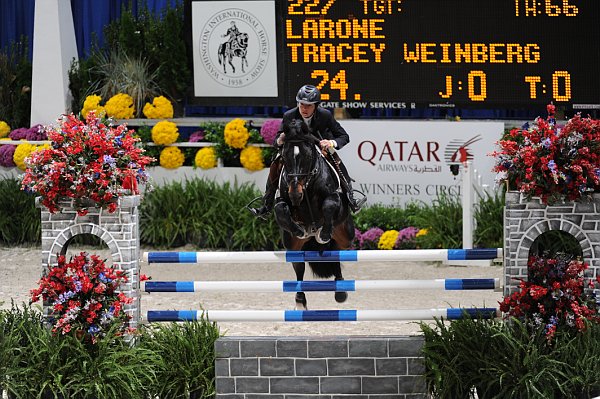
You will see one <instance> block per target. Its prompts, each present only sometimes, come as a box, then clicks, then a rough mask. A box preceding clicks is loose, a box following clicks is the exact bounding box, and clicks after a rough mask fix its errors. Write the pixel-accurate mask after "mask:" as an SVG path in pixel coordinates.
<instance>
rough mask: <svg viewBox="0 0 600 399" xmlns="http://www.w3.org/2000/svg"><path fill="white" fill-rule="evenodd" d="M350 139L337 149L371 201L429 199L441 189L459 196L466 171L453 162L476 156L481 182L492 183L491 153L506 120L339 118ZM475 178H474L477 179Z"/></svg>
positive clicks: (398, 202) (396, 202)
mask: <svg viewBox="0 0 600 399" xmlns="http://www.w3.org/2000/svg"><path fill="white" fill-rule="evenodd" d="M340 123H341V125H342V126H343V127H344V128H345V129H346V131H347V132H348V134H349V135H350V143H349V144H348V145H346V146H345V147H344V148H343V149H342V150H340V152H339V154H340V157H341V158H342V160H343V161H344V162H345V163H346V166H347V168H348V171H349V173H350V176H352V178H353V179H354V180H356V181H355V182H354V183H353V186H354V188H355V189H357V190H360V191H362V192H363V193H365V194H366V195H367V198H368V201H367V204H368V205H374V204H384V205H395V206H397V205H404V204H406V203H408V202H410V201H424V202H426V203H431V202H432V201H433V200H435V199H436V198H437V196H438V195H439V194H441V193H447V194H449V195H451V196H460V195H461V191H462V176H461V174H459V175H458V176H454V175H453V174H452V173H451V171H450V165H451V164H453V163H460V162H463V161H466V160H468V161H472V164H473V168H474V169H475V170H476V171H477V174H479V175H481V184H487V185H489V186H490V187H493V186H494V184H495V183H494V179H495V176H496V174H495V173H494V172H492V168H493V166H494V158H493V157H490V156H488V155H487V154H489V153H490V152H492V151H493V150H494V149H495V142H496V141H498V140H499V139H500V137H501V136H502V133H503V131H504V124H503V123H502V122H468V121H465V122H450V121H439V122H436V121H422V122H421V121H373V120H369V121H367V120H341V121H340ZM475 180H476V179H475Z"/></svg>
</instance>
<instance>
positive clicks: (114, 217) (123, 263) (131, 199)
mask: <svg viewBox="0 0 600 399" xmlns="http://www.w3.org/2000/svg"><path fill="white" fill-rule="evenodd" d="M139 204H140V197H139V196H137V195H136V196H127V197H120V198H119V206H118V208H117V210H116V211H115V212H113V213H109V212H108V211H107V210H103V209H100V208H95V207H93V206H91V207H90V208H89V212H88V214H87V215H85V216H79V215H77V212H76V211H75V209H74V207H73V202H72V200H66V201H63V202H61V203H60V207H61V209H62V210H61V211H60V212H57V213H54V214H53V213H50V212H49V211H48V209H47V208H46V207H44V206H42V205H41V204H40V202H39V198H38V207H40V208H41V211H42V268H43V272H44V273H46V271H47V270H48V268H49V267H50V266H56V265H57V264H58V256H59V255H65V254H66V253H67V249H68V246H69V243H70V241H71V239H72V238H73V237H75V236H76V235H78V234H92V235H95V236H97V237H99V238H100V239H102V241H104V242H105V243H106V245H107V246H108V248H109V249H110V252H111V260H112V262H113V265H115V267H117V268H118V269H121V270H124V271H126V272H127V276H128V278H129V282H128V283H127V286H126V287H122V292H124V293H125V294H126V295H127V296H129V297H131V298H133V303H132V304H130V305H125V311H126V312H127V313H129V314H130V315H131V316H132V319H131V323H130V326H131V327H136V326H137V323H138V321H139V320H140V294H139V287H140V283H139V259H140V252H139V251H140V250H139V248H140V245H139V244H140V242H139V220H138V218H139V216H138V206H139Z"/></svg>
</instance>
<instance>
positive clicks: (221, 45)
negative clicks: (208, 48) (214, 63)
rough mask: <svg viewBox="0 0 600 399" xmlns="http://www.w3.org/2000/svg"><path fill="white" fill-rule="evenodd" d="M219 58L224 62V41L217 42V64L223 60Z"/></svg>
mask: <svg viewBox="0 0 600 399" xmlns="http://www.w3.org/2000/svg"><path fill="white" fill-rule="evenodd" d="M221 59H222V60H223V62H225V43H221V44H219V57H218V60H219V65H221V64H222V63H223V62H221Z"/></svg>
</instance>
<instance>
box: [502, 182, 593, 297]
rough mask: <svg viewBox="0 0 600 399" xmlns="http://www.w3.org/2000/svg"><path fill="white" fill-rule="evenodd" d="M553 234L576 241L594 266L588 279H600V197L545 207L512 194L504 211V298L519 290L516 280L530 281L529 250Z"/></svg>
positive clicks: (507, 195)
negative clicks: (546, 234) (528, 279)
mask: <svg viewBox="0 0 600 399" xmlns="http://www.w3.org/2000/svg"><path fill="white" fill-rule="evenodd" d="M550 230H562V231H564V232H566V233H568V234H570V235H572V236H573V237H575V239H576V240H577V241H578V242H579V245H581V249H582V252H583V258H584V261H586V262H587V263H588V264H589V266H590V267H589V269H588V270H586V276H588V277H596V276H600V193H594V194H592V197H591V201H590V200H586V199H583V200H582V201H576V202H565V203H558V204H554V205H545V204H544V203H542V201H541V199H540V198H532V199H531V200H529V201H527V200H525V199H524V198H523V196H522V195H521V193H519V192H515V191H509V192H507V193H506V207H505V208H504V295H508V294H510V293H512V292H515V291H517V290H518V286H519V281H516V280H514V279H515V278H521V279H524V280H527V275H528V274H527V260H528V257H529V249H530V248H531V245H532V244H533V242H534V241H535V239H536V238H537V237H538V236H539V235H541V234H543V233H545V232H547V231H550ZM597 294H598V293H597Z"/></svg>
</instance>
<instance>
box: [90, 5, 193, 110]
mask: <svg viewBox="0 0 600 399" xmlns="http://www.w3.org/2000/svg"><path fill="white" fill-rule="evenodd" d="M139 8H140V11H139V13H138V15H137V17H136V16H134V15H133V12H132V11H131V7H129V8H125V7H124V8H123V10H122V12H121V16H120V17H119V18H118V19H116V20H114V21H112V22H111V23H110V24H109V25H107V26H106V28H105V29H104V35H105V39H106V43H107V45H106V48H104V49H103V51H104V52H105V53H106V54H110V58H111V59H112V58H114V57H117V56H118V57H119V58H122V59H129V60H130V62H128V63H126V64H129V65H130V66H131V65H134V64H135V65H137V67H136V68H134V69H133V71H137V72H138V76H139V78H138V79H136V89H137V90H138V92H139V93H140V98H141V97H146V98H144V99H143V100H144V101H151V100H152V98H148V97H151V96H153V95H158V94H163V95H165V96H166V97H168V98H169V99H170V100H171V101H172V103H173V107H174V110H175V114H176V115H180V114H181V112H182V109H183V106H182V104H183V100H184V99H185V95H186V92H187V90H188V89H189V87H191V76H192V73H191V70H190V68H189V62H188V54H187V49H186V46H185V41H184V40H182V37H184V33H185V32H184V26H183V19H184V18H183V4H179V5H177V6H176V7H174V8H171V7H167V8H165V9H164V10H162V12H161V15H154V14H153V13H151V12H150V11H149V10H148V8H147V5H146V4H145V3H144V4H140V7H139ZM142 66H143V68H142ZM142 70H144V71H146V72H145V74H142V73H141V71H142ZM149 71H151V73H150V72H149ZM142 77H143V79H142ZM106 79H108V75H105V77H104V80H106ZM113 79H114V78H113ZM91 85H92V86H94V85H95V86H96V87H97V88H99V87H102V86H101V85H100V82H99V81H97V80H96V81H93V82H91ZM129 86H130V85H129ZM117 87H121V91H122V92H124V93H127V94H129V95H131V96H132V97H134V98H136V96H134V93H132V92H130V91H129V90H130V87H125V86H124V85H123V84H120V85H118V86H117ZM141 88H145V89H147V90H146V91H144V92H143V93H144V96H142V95H141ZM150 89H152V90H150ZM88 92H90V90H88ZM151 93H153V94H151ZM113 94H115V93H113ZM103 99H104V100H105V101H106V100H107V99H108V98H104V96H103ZM143 104H144V103H142V104H141V105H142V106H143ZM136 110H138V112H139V113H140V114H141V111H142V108H141V107H140V106H139V105H138V104H136Z"/></svg>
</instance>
